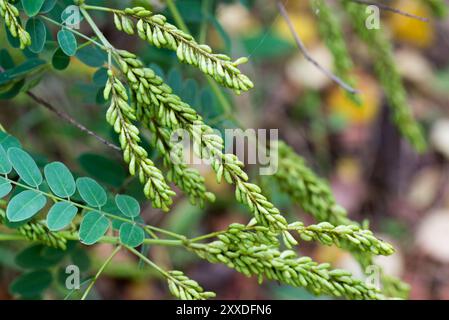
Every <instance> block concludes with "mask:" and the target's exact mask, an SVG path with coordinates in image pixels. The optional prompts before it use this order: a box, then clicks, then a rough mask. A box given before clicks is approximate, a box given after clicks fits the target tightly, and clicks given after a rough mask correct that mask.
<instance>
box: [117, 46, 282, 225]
mask: <svg viewBox="0 0 449 320" xmlns="http://www.w3.org/2000/svg"><path fill="white" fill-rule="evenodd" d="M118 54H119V57H118V61H119V65H120V68H121V71H122V73H123V74H124V75H126V77H127V80H128V83H129V85H130V87H131V90H132V91H133V93H134V95H135V104H136V109H137V110H136V115H137V119H139V120H142V118H143V117H148V118H155V119H156V120H157V122H158V123H159V124H160V125H162V126H164V127H166V128H167V129H171V130H169V132H170V134H171V133H172V132H173V130H175V129H178V128H182V129H184V130H186V131H187V132H188V133H189V134H190V136H191V137H192V142H193V151H194V152H195V154H196V155H197V156H199V157H200V158H202V159H205V160H208V161H209V162H210V163H211V166H212V168H213V170H214V171H215V172H216V175H217V181H218V182H221V180H222V179H223V178H224V179H225V180H226V181H227V182H228V183H229V184H235V186H236V191H235V195H236V199H237V200H238V201H239V202H240V203H242V204H245V205H246V206H247V207H248V208H249V209H250V210H251V212H252V213H253V214H254V216H255V217H256V219H257V221H258V222H259V223H260V224H261V225H264V226H270V227H271V228H273V229H274V230H278V231H281V230H285V229H286V228H287V221H286V220H285V218H284V217H283V216H282V215H281V213H280V211H279V210H278V209H277V208H276V207H275V206H274V205H273V204H272V203H270V202H269V201H268V200H267V198H266V197H265V196H264V195H263V194H262V190H261V189H260V187H258V186H257V185H255V184H252V183H249V182H248V175H247V174H246V173H245V171H244V170H243V163H242V162H241V161H240V160H239V159H238V158H237V156H235V155H234V154H224V153H223V149H224V142H223V139H222V138H221V137H220V136H219V135H218V134H217V133H216V132H215V131H214V130H213V129H212V128H211V127H209V126H208V125H206V124H205V123H204V121H203V120H202V118H201V116H200V115H198V114H197V112H196V111H195V110H194V109H193V108H192V107H191V106H189V105H188V104H186V103H184V102H182V100H181V98H179V97H178V96H177V95H175V94H173V93H172V92H173V90H172V89H171V88H170V87H169V86H168V85H167V84H165V83H164V82H163V80H162V79H161V78H160V77H158V76H157V75H156V74H155V72H154V71H153V70H151V69H150V68H144V67H143V64H142V62H141V61H140V60H139V59H137V57H136V56H135V55H134V54H132V53H129V52H127V51H124V50H121V51H119V53H118Z"/></svg>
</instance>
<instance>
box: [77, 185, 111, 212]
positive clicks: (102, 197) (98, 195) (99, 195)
mask: <svg viewBox="0 0 449 320" xmlns="http://www.w3.org/2000/svg"><path fill="white" fill-rule="evenodd" d="M76 186H77V188H78V191H79V193H80V195H81V198H83V200H84V201H86V203H87V204H89V205H91V206H93V207H96V208H100V207H102V206H104V205H105V204H106V201H107V200H108V199H107V196H106V191H104V189H103V188H102V187H101V186H100V185H99V184H98V182H96V181H95V180H93V179H91V178H78V179H76Z"/></svg>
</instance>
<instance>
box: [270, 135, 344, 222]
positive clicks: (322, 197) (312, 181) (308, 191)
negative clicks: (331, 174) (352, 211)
mask: <svg viewBox="0 0 449 320" xmlns="http://www.w3.org/2000/svg"><path fill="white" fill-rule="evenodd" d="M278 152H279V166H278V170H277V172H276V173H275V175H274V177H275V179H276V181H277V182H278V183H279V185H280V186H281V188H282V189H283V190H284V192H286V193H287V194H289V195H290V196H291V198H292V199H293V200H294V201H295V202H296V203H297V204H298V205H300V206H301V208H302V209H303V210H304V211H305V212H307V213H309V214H311V215H312V216H313V217H314V218H315V219H317V220H318V221H327V222H329V223H332V224H334V225H347V224H352V223H353V222H351V220H349V219H348V217H347V213H346V210H345V209H344V208H342V207H341V206H339V205H337V203H336V201H335V198H334V196H333V194H332V191H331V189H330V187H329V185H328V184H327V183H326V181H324V180H323V179H321V178H319V177H317V176H316V174H315V173H314V172H313V171H312V170H311V169H310V168H308V167H307V165H306V164H305V161H304V159H302V158H301V157H300V156H299V155H297V154H296V153H295V151H294V150H293V149H292V148H290V147H289V146H287V145H286V144H285V143H284V142H282V141H280V142H279V144H278Z"/></svg>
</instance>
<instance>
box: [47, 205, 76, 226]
mask: <svg viewBox="0 0 449 320" xmlns="http://www.w3.org/2000/svg"><path fill="white" fill-rule="evenodd" d="M77 212H78V209H77V208H76V207H75V206H74V205H73V204H71V203H67V202H58V203H55V204H54V205H53V207H51V209H50V211H49V212H48V216H47V226H48V229H50V230H51V231H59V230H62V229H64V228H65V227H67V226H68V225H69V224H70V223H71V222H72V220H73V218H75V216H76V214H77Z"/></svg>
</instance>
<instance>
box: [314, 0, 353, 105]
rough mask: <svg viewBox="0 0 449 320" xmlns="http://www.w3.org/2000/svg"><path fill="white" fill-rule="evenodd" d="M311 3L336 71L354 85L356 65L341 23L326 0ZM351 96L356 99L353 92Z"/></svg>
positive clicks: (315, 0) (316, 0)
mask: <svg viewBox="0 0 449 320" xmlns="http://www.w3.org/2000/svg"><path fill="white" fill-rule="evenodd" d="M310 3H311V6H312V9H313V11H314V12H315V14H316V16H317V18H318V19H317V24H318V29H319V32H320V35H321V38H322V39H324V41H325V43H326V46H327V48H328V49H329V51H330V53H331V54H332V56H333V63H334V68H335V73H336V74H337V75H338V76H339V77H340V78H341V79H342V80H344V81H345V82H346V83H348V84H350V85H354V83H355V81H354V79H353V77H352V76H351V72H352V71H353V68H354V65H353V62H352V58H351V56H350V55H349V52H348V48H347V46H346V41H345V39H344V38H343V32H342V30H341V24H340V23H339V21H338V20H337V18H336V17H335V15H334V14H333V13H332V8H331V7H330V6H329V4H328V3H327V2H326V1H325V0H310ZM350 97H351V98H353V99H356V96H355V95H353V94H351V95H350Z"/></svg>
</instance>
